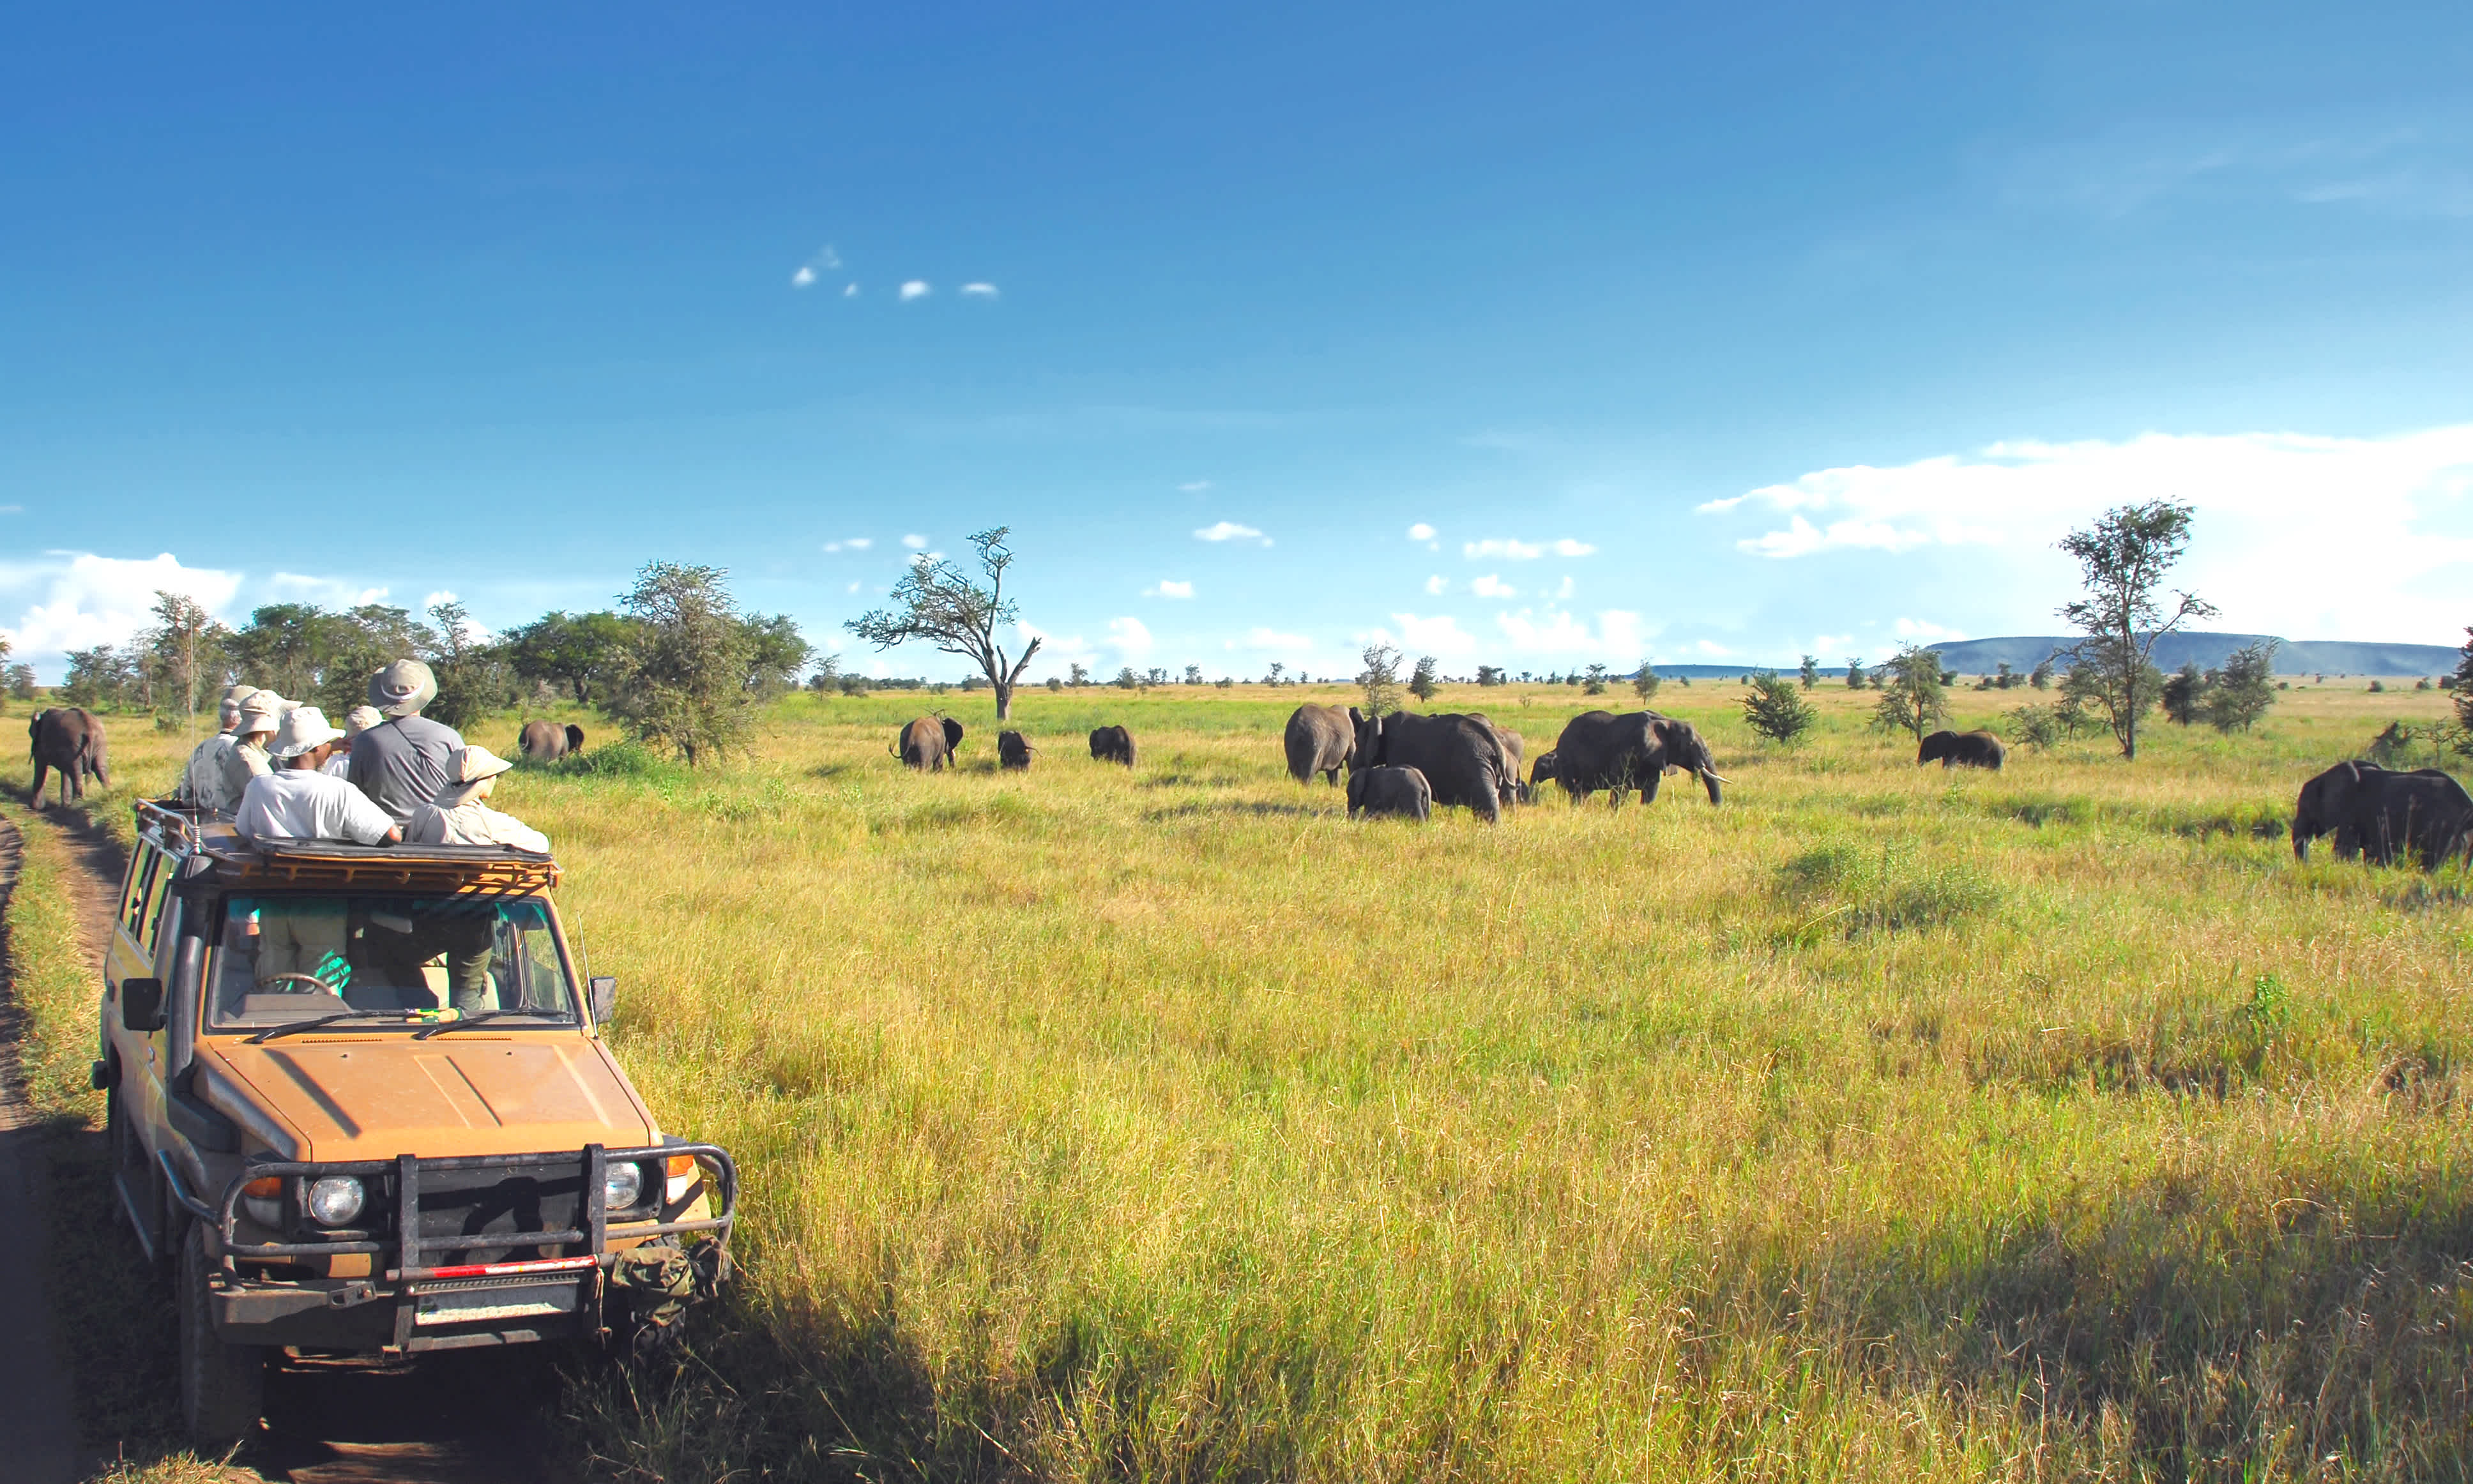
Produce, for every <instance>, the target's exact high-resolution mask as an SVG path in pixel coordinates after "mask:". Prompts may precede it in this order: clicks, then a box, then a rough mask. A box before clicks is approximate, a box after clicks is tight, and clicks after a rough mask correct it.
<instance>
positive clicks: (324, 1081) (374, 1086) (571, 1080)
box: [198, 1034, 658, 1160]
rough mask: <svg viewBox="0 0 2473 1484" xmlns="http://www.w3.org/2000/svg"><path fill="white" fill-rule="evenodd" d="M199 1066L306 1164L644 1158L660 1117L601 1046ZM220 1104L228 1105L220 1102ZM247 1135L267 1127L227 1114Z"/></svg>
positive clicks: (244, 1049)
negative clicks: (287, 1133) (604, 1151)
mask: <svg viewBox="0 0 2473 1484" xmlns="http://www.w3.org/2000/svg"><path fill="white" fill-rule="evenodd" d="M198 1053H199V1060H200V1061H201V1062H205V1063H210V1064H212V1065H213V1069H214V1070H215V1071H216V1072H217V1073H219V1074H220V1075H221V1077H223V1078H227V1079H228V1080H229V1081H230V1083H231V1084H232V1086H231V1087H230V1088H228V1089H221V1088H212V1084H211V1082H209V1083H208V1084H207V1086H208V1087H209V1088H210V1089H211V1090H210V1091H209V1093H208V1096H209V1098H210V1099H211V1100H212V1101H215V1102H218V1103H221V1102H223V1101H225V1100H227V1099H228V1098H232V1097H234V1096H235V1094H237V1095H238V1096H239V1097H241V1098H245V1099H246V1100H247V1101H250V1102H253V1103H255V1104H256V1105H257V1108H258V1109H259V1110H262V1111H263V1113H268V1114H272V1115H273V1121H275V1122H276V1123H279V1124H283V1125H287V1126H289V1127H290V1128H291V1129H292V1130H293V1131H294V1132H295V1133H296V1134H297V1135H298V1136H299V1142H300V1148H299V1150H298V1152H296V1153H295V1154H294V1155H293V1158H295V1159H299V1160H391V1159H393V1158H395V1157H396V1155H399V1154H417V1155H428V1156H444V1155H466V1154H528V1153H536V1152H548V1151H552V1150H566V1149H581V1148H583V1147H584V1146H585V1145H586V1144H601V1145H604V1146H605V1147H608V1148H612V1149H633V1148H640V1147H642V1146H644V1145H647V1144H650V1143H652V1142H654V1141H655V1139H656V1138H657V1137H658V1136H657V1134H656V1133H655V1131H654V1128H653V1120H652V1115H651V1114H650V1113H647V1112H646V1111H645V1108H644V1104H643V1101H642V1100H641V1099H639V1098H638V1097H636V1089H634V1088H632V1087H630V1086H628V1084H627V1079H626V1076H625V1075H624V1074H623V1073H621V1072H620V1071H619V1070H618V1066H617V1064H616V1063H614V1062H612V1060H611V1059H610V1057H609V1054H608V1053H607V1052H605V1051H604V1050H603V1049H602V1046H601V1043H600V1042H599V1041H594V1040H592V1039H590V1038H588V1037H585V1036H577V1035H533V1036H516V1037H507V1038H489V1037H482V1036H475V1035H469V1034H466V1035H463V1036H454V1035H448V1036H441V1037H437V1038H434V1039H432V1040H429V1041H413V1040H411V1039H410V1038H409V1037H401V1036H385V1037H379V1036H352V1037H348V1038H346V1037H335V1038H332V1039H325V1038H321V1039H315V1040H313V1039H310V1038H307V1037H302V1038H300V1039H297V1040H285V1041H269V1042H267V1043H266V1044H264V1045H256V1046H252V1045H248V1044H245V1043H243V1042H241V1041H237V1040H235V1041H228V1042H225V1043H223V1044H211V1043H202V1044H201V1045H200V1046H199V1048H198ZM217 1094H220V1095H217ZM224 1111H225V1112H226V1113H230V1114H231V1115H233V1116H235V1117H237V1118H240V1120H241V1122H242V1123H243V1124H244V1126H248V1125H250V1124H253V1123H254V1124H259V1125H261V1126H262V1125H263V1123H264V1122H265V1121H267V1120H266V1119H265V1118H264V1117H262V1116H261V1117H259V1118H250V1117H247V1116H244V1113H245V1112H246V1111H245V1110H242V1109H238V1108H227V1109H225V1110H224Z"/></svg>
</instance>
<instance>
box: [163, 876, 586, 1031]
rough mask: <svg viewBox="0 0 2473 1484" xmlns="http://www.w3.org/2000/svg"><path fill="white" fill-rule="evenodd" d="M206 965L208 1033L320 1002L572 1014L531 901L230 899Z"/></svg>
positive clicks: (376, 1010) (375, 1008) (337, 1007)
mask: <svg viewBox="0 0 2473 1484" xmlns="http://www.w3.org/2000/svg"><path fill="white" fill-rule="evenodd" d="M216 959H217V963H216V964H215V966H214V967H213V968H212V969H210V973H211V975H212V983H213V985H214V990H215V993H214V997H213V1012H212V1015H213V1020H214V1023H215V1024H217V1025H225V1024H232V1025H239V1024H259V1023H264V1022H266V1021H268V1020H270V1019H271V1020H275V1021H283V1020H289V1019H294V1018H297V1017H301V1016H309V1015H317V1014H320V1013H322V1012H321V1009H320V1006H321V1003H322V1001H323V1004H324V1008H325V1012H327V1013H331V1012H341V1011H346V1010H349V1011H355V1012H369V1013H372V1014H383V1013H386V1012H402V1013H405V1014H413V1013H420V1012H431V1011H438V1010H444V1009H452V1010H454V1011H456V1012H458V1013H460V1014H463V1015H466V1016H472V1015H481V1014H492V1013H495V1014H500V1015H539V1016H544V1017H555V1018H561V1019H565V1018H571V1017H573V1015H574V1004H575V998H574V994H573V993H572V990H571V986H570V980H569V976H568V974H567V971H566V966H565V964H564V960H563V958H562V955H561V954H560V952H559V947H558V939H557V936H556V934H555V933H554V932H552V931H551V928H550V923H549V915H548V912H547V909H546V908H545V907H544V905H543V904H542V903H541V901H540V899H538V898H477V897H474V898H467V897H446V898H406V897H324V896H314V897H313V896H299V897H282V896H266V897H233V898H228V900H227V902H226V905H225V912H224V930H223V933H222V936H221V940H220V942H219V944H218V945H217V952H216Z"/></svg>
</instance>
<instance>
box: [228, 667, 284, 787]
mask: <svg viewBox="0 0 2473 1484" xmlns="http://www.w3.org/2000/svg"><path fill="white" fill-rule="evenodd" d="M292 706H293V703H291V702H289V701H286V700H284V699H283V698H282V697H281V696H278V695H276V693H275V692H273V691H271V690H260V691H253V692H252V693H251V695H250V696H249V698H248V699H247V700H245V701H243V702H242V703H241V704H240V721H239V722H238V723H237V724H236V725H235V726H234V727H233V729H232V746H231V752H230V753H229V754H228V755H226V757H225V758H224V792H225V793H226V794H228V796H229V797H230V799H231V805H230V806H231V807H232V808H235V809H236V808H239V807H240V796H241V795H243V794H245V793H247V792H248V791H249V784H250V780H251V779H252V778H263V777H265V776H266V774H267V773H268V772H269V771H270V770H271V769H272V768H273V766H274V761H273V759H272V758H271V757H270V756H269V755H268V754H267V744H268V743H269V742H271V741H273V740H274V738H275V729H276V728H277V727H279V726H281V725H283V713H285V712H286V711H289V710H291V709H292Z"/></svg>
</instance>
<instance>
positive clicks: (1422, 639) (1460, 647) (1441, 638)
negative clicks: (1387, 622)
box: [1391, 613, 1477, 659]
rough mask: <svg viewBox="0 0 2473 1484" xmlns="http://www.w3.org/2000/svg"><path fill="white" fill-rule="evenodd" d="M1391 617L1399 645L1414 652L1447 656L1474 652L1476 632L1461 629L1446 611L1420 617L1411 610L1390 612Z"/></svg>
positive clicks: (1449, 657) (1462, 655)
mask: <svg viewBox="0 0 2473 1484" xmlns="http://www.w3.org/2000/svg"><path fill="white" fill-rule="evenodd" d="M1391 621H1392V622H1394V623H1396V624H1398V625H1399V626H1400V642H1401V645H1402V647H1403V648H1405V649H1407V650H1409V651H1411V652H1413V653H1415V654H1420V655H1434V656H1437V657H1440V658H1446V659H1451V658H1461V657H1465V656H1468V655H1474V654H1476V653H1477V635H1476V634H1471V633H1469V632H1468V631H1467V630H1465V629H1462V628H1461V627H1460V625H1459V620H1458V619H1456V618H1453V617H1452V616H1451V615H1450V614H1449V613H1438V614H1436V615H1434V616H1433V617H1431V618H1420V617H1419V616H1417V615H1416V614H1414V613H1394V614H1392V615H1391Z"/></svg>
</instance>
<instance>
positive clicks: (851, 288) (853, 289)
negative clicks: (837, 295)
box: [842, 283, 858, 299]
mask: <svg viewBox="0 0 2473 1484" xmlns="http://www.w3.org/2000/svg"><path fill="white" fill-rule="evenodd" d="M842 298H844V299H856V298H858V285H857V284H855V283H845V284H843V285H842Z"/></svg>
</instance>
